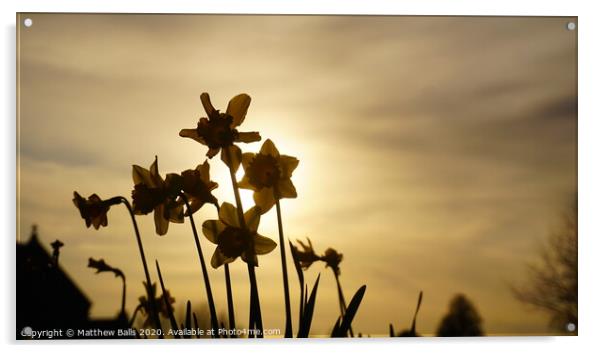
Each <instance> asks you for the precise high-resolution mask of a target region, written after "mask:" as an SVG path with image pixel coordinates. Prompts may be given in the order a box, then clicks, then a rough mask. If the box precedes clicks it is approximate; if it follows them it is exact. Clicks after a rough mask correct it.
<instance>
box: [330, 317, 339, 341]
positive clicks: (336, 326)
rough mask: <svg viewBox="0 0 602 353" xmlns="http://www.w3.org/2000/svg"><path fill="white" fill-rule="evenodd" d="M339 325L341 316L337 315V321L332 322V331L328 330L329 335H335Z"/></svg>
mask: <svg viewBox="0 0 602 353" xmlns="http://www.w3.org/2000/svg"><path fill="white" fill-rule="evenodd" d="M339 327H341V317H340V316H339V317H337V322H335V323H334V327H333V328H332V331H330V337H336V334H337V332H339Z"/></svg>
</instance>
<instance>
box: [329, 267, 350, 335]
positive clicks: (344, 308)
mask: <svg viewBox="0 0 602 353" xmlns="http://www.w3.org/2000/svg"><path fill="white" fill-rule="evenodd" d="M332 271H333V273H334V278H335V279H336V280H337V290H338V292H339V304H340V306H341V320H342V319H343V317H344V316H345V312H346V311H347V303H346V302H345V296H344V295H343V287H341V281H339V275H338V274H337V273H336V271H335V270H332ZM349 334H350V335H351V337H353V329H352V328H351V325H349Z"/></svg>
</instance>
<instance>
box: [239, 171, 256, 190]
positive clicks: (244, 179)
mask: <svg viewBox="0 0 602 353" xmlns="http://www.w3.org/2000/svg"><path fill="white" fill-rule="evenodd" d="M238 187H239V188H241V189H249V190H255V187H254V186H253V185H251V182H250V181H249V177H248V176H247V175H246V174H245V176H243V177H242V180H241V181H239V182H238Z"/></svg>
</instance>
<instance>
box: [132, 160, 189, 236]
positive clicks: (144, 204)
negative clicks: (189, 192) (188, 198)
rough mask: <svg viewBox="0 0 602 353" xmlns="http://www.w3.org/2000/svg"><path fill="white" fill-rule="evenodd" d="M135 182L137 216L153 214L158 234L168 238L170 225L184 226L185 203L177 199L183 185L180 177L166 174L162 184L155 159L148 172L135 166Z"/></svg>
mask: <svg viewBox="0 0 602 353" xmlns="http://www.w3.org/2000/svg"><path fill="white" fill-rule="evenodd" d="M132 179H133V180H134V190H133V191H132V199H133V209H134V213H135V214H149V213H150V212H152V211H154V217H155V231H156V233H157V234H159V235H165V234H166V233H167V230H168V228H169V222H174V223H183V222H184V203H183V201H181V200H178V199H177V197H178V196H179V194H180V190H181V188H182V183H183V181H182V177H181V176H180V175H178V174H173V173H172V174H167V176H166V178H165V180H163V178H162V177H161V175H160V174H159V167H158V159H157V157H156V156H155V161H154V162H153V163H152V164H151V166H150V168H149V169H145V168H142V167H140V166H138V165H134V166H133V167H132Z"/></svg>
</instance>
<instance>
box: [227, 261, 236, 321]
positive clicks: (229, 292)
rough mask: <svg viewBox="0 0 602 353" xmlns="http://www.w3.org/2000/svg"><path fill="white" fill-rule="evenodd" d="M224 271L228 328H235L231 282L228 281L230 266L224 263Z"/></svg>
mask: <svg viewBox="0 0 602 353" xmlns="http://www.w3.org/2000/svg"><path fill="white" fill-rule="evenodd" d="M224 273H225V275H226V297H227V298H228V322H229V326H230V330H235V329H236V320H235V318H234V301H233V299H232V284H231V282H230V266H228V264H225V265H224Z"/></svg>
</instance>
